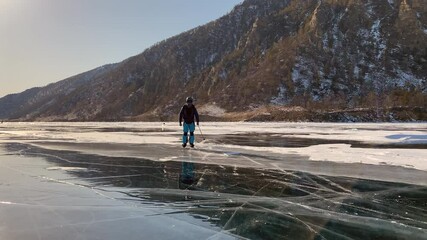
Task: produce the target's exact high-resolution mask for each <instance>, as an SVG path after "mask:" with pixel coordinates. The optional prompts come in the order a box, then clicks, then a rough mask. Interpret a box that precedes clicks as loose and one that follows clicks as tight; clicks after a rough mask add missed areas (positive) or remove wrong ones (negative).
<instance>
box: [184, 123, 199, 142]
mask: <svg viewBox="0 0 427 240" xmlns="http://www.w3.org/2000/svg"><path fill="white" fill-rule="evenodd" d="M183 128H184V129H183V130H184V135H183V136H182V143H187V142H188V132H189V131H190V144H194V130H196V125H194V122H193V123H190V124H188V123H185V122H184V125H183Z"/></svg>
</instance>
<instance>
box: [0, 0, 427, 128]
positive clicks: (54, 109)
mask: <svg viewBox="0 0 427 240" xmlns="http://www.w3.org/2000/svg"><path fill="white" fill-rule="evenodd" d="M426 81H427V2H426V1H424V0H358V1H356V0H317V1H315V0H247V1H245V2H243V3H242V4H240V5H238V6H236V7H235V8H234V9H233V11H231V12H230V13H229V14H227V15H225V16H224V17H222V18H220V19H218V20H216V21H213V22H211V23H209V24H207V25H204V26H200V27H198V28H195V29H193V30H190V31H188V32H185V33H182V34H180V35H178V36H175V37H172V38H170V39H167V40H165V41H163V42H160V43H158V44H156V45H155V46H153V47H151V48H149V49H147V50H145V51H144V52H143V53H141V54H139V55H137V56H134V57H131V58H129V59H127V60H125V61H123V62H121V63H119V64H115V65H109V66H106V67H104V68H100V69H96V70H94V71H91V72H88V73H85V74H81V75H78V76H76V77H73V78H70V79H67V80H64V81H62V82H59V83H56V84H52V85H49V86H47V87H45V88H39V89H31V90H28V91H26V92H23V93H21V94H17V95H12V96H7V97H5V98H3V99H0V117H2V118H15V119H16V118H19V119H24V120H125V119H153V120H161V119H168V118H169V117H170V116H175V115H176V112H177V111H178V110H179V109H178V108H179V106H180V105H181V104H182V102H183V99H185V96H188V95H192V96H194V97H195V98H196V99H197V104H198V106H199V107H200V108H201V109H202V111H204V112H205V113H206V114H208V113H209V114H210V115H218V114H219V115H221V116H222V115H224V113H225V112H228V113H230V112H241V111H253V109H256V108H261V107H264V106H272V105H273V106H277V107H278V108H281V107H283V106H288V107H291V106H299V107H303V108H304V109H308V110H309V111H311V110H316V111H328V110H343V109H349V108H350V109H355V108H361V107H364V108H372V107H374V108H376V109H380V108H381V109H383V108H393V107H394V108H395V107H401V106H405V107H417V109H418V110H419V109H421V112H423V111H424V110H423V109H425V108H426V107H427V106H426V102H427V89H426V85H427V84H426ZM418 110H417V111H418ZM423 116H425V114H424V115H423ZM217 117H218V116H217Z"/></svg>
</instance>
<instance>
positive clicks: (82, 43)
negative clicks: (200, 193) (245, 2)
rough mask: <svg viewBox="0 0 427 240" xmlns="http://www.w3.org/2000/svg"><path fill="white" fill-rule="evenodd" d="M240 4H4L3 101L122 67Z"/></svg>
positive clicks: (0, 9) (59, 0) (0, 7)
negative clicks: (109, 67) (89, 73)
mask: <svg viewBox="0 0 427 240" xmlns="http://www.w3.org/2000/svg"><path fill="white" fill-rule="evenodd" d="M240 2H242V0H0V83H1V86H0V97H2V96H4V95H7V94H9V93H16V92H21V91H23V90H26V89H28V88H31V87H36V86H44V85H46V84H48V83H51V82H57V81H59V80H62V79H65V78H67V77H70V76H73V75H76V74H78V73H81V72H84V71H87V70H90V69H93V68H95V67H98V66H101V65H104V64H107V63H115V62H120V61H122V60H124V59H126V58H128V57H130V56H133V55H136V54H138V53H141V52H142V51H143V50H144V49H146V48H147V47H150V46H151V45H153V44H154V43H156V42H159V41H161V40H163V39H166V38H168V37H171V36H174V35H176V34H179V33H181V32H183V31H186V30H189V29H191V28H194V27H197V26H199V25H203V24H205V23H207V22H209V21H211V20H214V19H216V18H219V17H221V16H222V15H225V14H226V13H228V12H229V11H231V10H232V9H233V6H235V5H236V4H238V3H240Z"/></svg>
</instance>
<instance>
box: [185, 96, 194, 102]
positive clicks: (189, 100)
mask: <svg viewBox="0 0 427 240" xmlns="http://www.w3.org/2000/svg"><path fill="white" fill-rule="evenodd" d="M185 102H187V103H193V98H192V97H187V98H186V99H185Z"/></svg>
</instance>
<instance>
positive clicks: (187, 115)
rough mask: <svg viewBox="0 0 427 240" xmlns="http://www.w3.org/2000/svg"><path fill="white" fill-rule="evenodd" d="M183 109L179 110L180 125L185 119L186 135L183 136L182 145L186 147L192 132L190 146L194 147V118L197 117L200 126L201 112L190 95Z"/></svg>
mask: <svg viewBox="0 0 427 240" xmlns="http://www.w3.org/2000/svg"><path fill="white" fill-rule="evenodd" d="M186 102H187V104H185V105H184V106H183V107H182V108H181V111H180V112H179V126H182V120H183V119H184V128H183V130H184V135H183V136H182V147H186V146H187V143H188V132H190V146H191V147H194V130H195V129H196V126H195V125H194V118H196V123H197V126H199V113H198V112H197V109H196V107H195V106H194V105H193V98H192V97H188V98H187V99H186Z"/></svg>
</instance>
